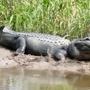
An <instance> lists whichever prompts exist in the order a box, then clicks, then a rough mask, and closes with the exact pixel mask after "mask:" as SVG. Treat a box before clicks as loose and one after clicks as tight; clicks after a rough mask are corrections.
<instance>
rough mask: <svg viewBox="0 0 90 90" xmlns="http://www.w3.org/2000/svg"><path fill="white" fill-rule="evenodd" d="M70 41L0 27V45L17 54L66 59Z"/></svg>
mask: <svg viewBox="0 0 90 90" xmlns="http://www.w3.org/2000/svg"><path fill="white" fill-rule="evenodd" d="M70 43H71V42H70V40H68V39H65V38H64V37H60V36H54V35H50V34H42V33H24V32H23V33H22V32H16V31H13V30H11V29H10V28H8V27H6V26H1V27H0V44H1V45H2V46H5V47H7V48H10V49H12V50H16V52H18V53H24V54H32V55H42V56H47V55H50V56H51V57H52V58H54V59H55V60H62V59H64V57H67V47H68V45H69V44H70Z"/></svg>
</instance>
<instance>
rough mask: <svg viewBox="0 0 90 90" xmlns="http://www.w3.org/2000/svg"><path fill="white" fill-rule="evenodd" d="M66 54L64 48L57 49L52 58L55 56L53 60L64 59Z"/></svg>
mask: <svg viewBox="0 0 90 90" xmlns="http://www.w3.org/2000/svg"><path fill="white" fill-rule="evenodd" d="M66 56H67V52H66V50H65V49H58V50H55V51H54V53H53V58H55V60H64V59H65V57H66Z"/></svg>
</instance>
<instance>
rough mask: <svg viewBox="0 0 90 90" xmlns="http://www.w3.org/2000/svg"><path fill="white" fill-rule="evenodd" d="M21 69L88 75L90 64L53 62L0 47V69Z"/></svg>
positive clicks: (68, 61)
mask: <svg viewBox="0 0 90 90" xmlns="http://www.w3.org/2000/svg"><path fill="white" fill-rule="evenodd" d="M13 67H22V68H24V69H28V70H59V71H62V70H63V71H69V72H75V73H82V74H90V62H84V61H77V60H69V59H66V60H63V61H58V62H57V61H55V60H53V59H51V58H48V57H43V56H33V55H24V54H17V53H15V52H14V51H10V50H9V49H6V48H4V47H0V68H13Z"/></svg>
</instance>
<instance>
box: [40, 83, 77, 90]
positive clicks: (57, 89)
mask: <svg viewBox="0 0 90 90" xmlns="http://www.w3.org/2000/svg"><path fill="white" fill-rule="evenodd" d="M40 90H76V89H75V88H73V87H72V86H70V85H68V84H59V85H54V84H53V85H41V87H40Z"/></svg>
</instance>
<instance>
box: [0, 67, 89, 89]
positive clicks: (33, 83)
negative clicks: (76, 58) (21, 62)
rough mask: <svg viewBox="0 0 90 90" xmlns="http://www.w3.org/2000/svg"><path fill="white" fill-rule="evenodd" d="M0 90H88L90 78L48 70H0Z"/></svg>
mask: <svg viewBox="0 0 90 90" xmlns="http://www.w3.org/2000/svg"><path fill="white" fill-rule="evenodd" d="M0 90H90V76H89V75H81V74H74V73H70V72H60V71H50V70H44V71H35V70H24V69H23V68H13V69H0Z"/></svg>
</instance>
